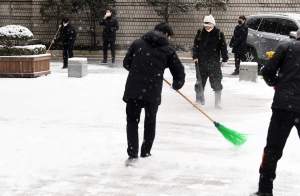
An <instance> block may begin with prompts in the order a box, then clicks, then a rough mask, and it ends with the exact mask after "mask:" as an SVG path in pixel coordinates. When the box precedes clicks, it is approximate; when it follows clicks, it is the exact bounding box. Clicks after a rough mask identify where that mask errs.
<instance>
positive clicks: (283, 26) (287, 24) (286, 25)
mask: <svg viewBox="0 0 300 196" xmlns="http://www.w3.org/2000/svg"><path fill="white" fill-rule="evenodd" d="M279 23H280V24H279V28H278V29H279V31H278V33H279V34H281V35H287V36H289V35H290V32H291V31H297V30H298V27H297V25H296V24H295V23H294V22H293V21H290V20H286V19H279Z"/></svg>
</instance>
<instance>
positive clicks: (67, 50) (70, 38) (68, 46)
mask: <svg viewBox="0 0 300 196" xmlns="http://www.w3.org/2000/svg"><path fill="white" fill-rule="evenodd" d="M61 22H62V25H59V26H58V28H61V27H62V29H61V32H60V35H59V37H57V38H56V39H53V40H52V43H58V42H62V44H63V61H64V63H63V67H62V68H63V69H66V68H68V59H69V58H72V57H73V47H74V43H75V40H76V31H75V29H74V27H73V26H72V25H71V24H70V21H69V18H67V17H65V18H63V19H62V21H61Z"/></svg>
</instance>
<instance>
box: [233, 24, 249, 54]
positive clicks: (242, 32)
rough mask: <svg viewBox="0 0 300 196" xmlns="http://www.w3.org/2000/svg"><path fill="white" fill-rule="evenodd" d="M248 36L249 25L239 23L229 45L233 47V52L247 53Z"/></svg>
mask: <svg viewBox="0 0 300 196" xmlns="http://www.w3.org/2000/svg"><path fill="white" fill-rule="evenodd" d="M247 36H248V27H247V26H246V25H245V24H242V25H237V26H236V27H235V28H234V32H233V36H232V38H231V40H230V43H229V46H230V47H231V48H232V53H235V54H246V53H247Z"/></svg>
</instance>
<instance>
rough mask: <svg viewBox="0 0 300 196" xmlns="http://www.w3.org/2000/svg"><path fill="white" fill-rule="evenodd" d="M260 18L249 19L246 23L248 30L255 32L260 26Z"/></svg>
mask: <svg viewBox="0 0 300 196" xmlns="http://www.w3.org/2000/svg"><path fill="white" fill-rule="evenodd" d="M260 21H261V18H250V19H249V20H248V21H246V25H247V26H248V28H250V29H253V30H257V29H258V26H259V24H260Z"/></svg>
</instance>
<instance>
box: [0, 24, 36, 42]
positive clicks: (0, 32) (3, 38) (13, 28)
mask: <svg viewBox="0 0 300 196" xmlns="http://www.w3.org/2000/svg"><path fill="white" fill-rule="evenodd" d="M32 38H33V34H32V33H31V31H30V30H29V29H27V28H26V27H23V26H20V25H7V26H4V27H1V28H0V44H1V45H4V46H6V47H12V46H23V45H25V43H26V42H27V41H28V40H29V39H32Z"/></svg>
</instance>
